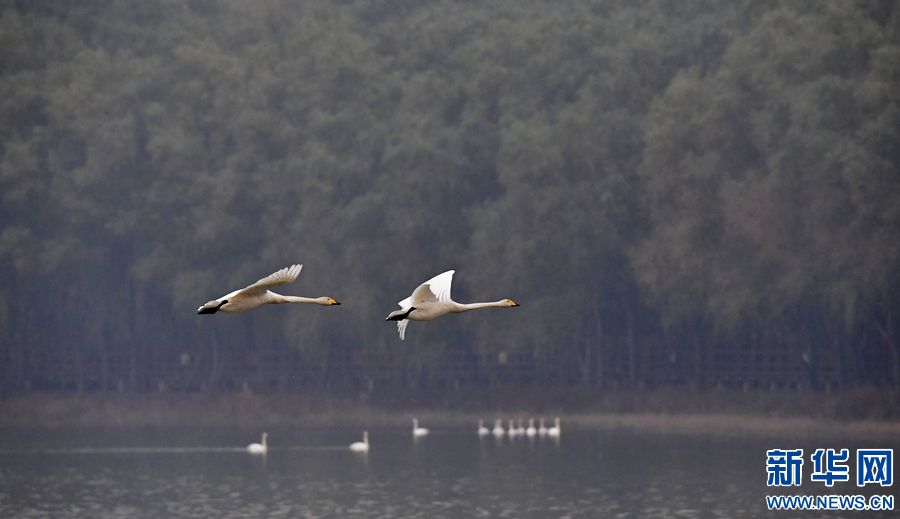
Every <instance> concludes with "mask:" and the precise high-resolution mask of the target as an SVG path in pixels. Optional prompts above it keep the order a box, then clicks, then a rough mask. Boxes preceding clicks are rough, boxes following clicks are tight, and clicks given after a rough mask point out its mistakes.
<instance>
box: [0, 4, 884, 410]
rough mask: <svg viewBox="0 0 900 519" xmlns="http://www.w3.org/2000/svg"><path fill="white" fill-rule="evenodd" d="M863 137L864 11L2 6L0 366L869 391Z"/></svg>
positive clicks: (873, 235) (344, 385)
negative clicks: (237, 306) (412, 311)
mask: <svg viewBox="0 0 900 519" xmlns="http://www.w3.org/2000/svg"><path fill="white" fill-rule="evenodd" d="M898 143H900V5H898V4H897V3H896V2H894V1H891V0H888V1H867V2H862V1H828V2H819V1H815V2H767V1H733V2H720V1H629V2H617V1H596V2H576V1H562V2H542V1H536V0H525V1H521V0H515V1H513V0H501V1H498V2H489V3H486V4H482V3H478V2H451V1H349V0H348V1H343V2H335V1H309V2H289V1H279V0H268V1H259V2H243V1H212V0H195V1H154V2H113V1H99V0H98V1H82V2H75V3H73V2H56V1H48V2H27V1H12V2H10V1H6V2H2V4H0V195H2V203H0V388H2V390H3V391H5V392H7V393H9V392H21V391H26V390H68V391H126V392H151V391H160V390H166V391H170V390H173V391H192V392H193V391H235V390H244V389H249V390H252V391H304V390H315V391H326V392H331V393H334V394H357V393H359V392H368V393H373V392H378V391H379V390H381V389H382V388H395V389H396V388H401V389H402V388H447V387H454V388H460V387H486V386H493V387H498V388H504V387H505V388H519V387H590V388H597V389H598V390H606V389H616V388H644V387H675V388H692V389H701V390H702V389H710V388H719V387H733V388H741V389H743V390H767V391H769V390H775V391H788V390H790V391H794V390H798V389H804V390H806V389H813V390H819V391H825V390H829V391H832V390H843V389H845V388H853V387H859V386H871V385H875V386H880V387H887V386H893V387H895V388H896V387H897V386H900V336H898V333H900V308H898V306H900V145H898ZM291 263H302V264H303V265H304V268H303V272H302V273H301V275H300V277H299V278H298V280H297V282H296V283H294V284H292V285H289V286H287V287H285V288H284V290H281V292H282V293H285V294H294V295H304V296H313V297H315V296H323V295H327V296H331V297H334V298H336V299H337V300H339V301H341V302H342V303H343V306H340V307H334V308H319V307H309V306H294V305H282V306H277V307H276V306H272V307H267V308H263V309H261V310H258V311H255V312H251V313H247V314H238V315H214V316H198V315H196V308H197V307H198V306H199V305H201V304H203V303H204V302H206V301H208V300H210V299H213V298H215V297H219V296H221V295H222V294H225V293H227V292H229V291H231V290H233V289H237V288H241V287H243V286H246V285H248V284H250V283H252V282H253V281H255V280H257V279H259V278H261V277H263V276H265V275H268V274H269V273H271V272H274V271H275V270H277V269H280V268H282V267H285V266H288V265H290V264H291ZM448 269H456V270H457V272H456V276H455V278H454V285H453V296H454V299H456V300H458V301H463V302H467V301H479V300H480V301H483V300H496V299H500V298H505V297H510V298H513V299H515V300H516V301H517V302H519V303H521V304H522V307H521V308H517V309H514V310H510V311H484V312H478V313H473V314H464V315H460V316H453V317H451V318H447V319H442V320H439V321H435V322H431V323H412V324H411V325H410V328H409V329H408V333H407V338H406V340H405V341H403V342H401V341H400V340H399V338H398V337H397V332H396V327H395V325H394V323H385V322H384V317H385V316H386V315H387V314H388V312H390V311H392V310H395V309H396V308H397V306H396V303H397V301H400V300H401V299H403V298H405V297H407V296H408V295H409V294H410V293H411V292H412V290H413V289H414V288H415V287H416V286H417V285H418V284H419V283H421V282H423V281H425V280H427V279H429V278H430V277H432V276H433V275H435V274H438V273H440V272H443V271H445V270H448Z"/></svg>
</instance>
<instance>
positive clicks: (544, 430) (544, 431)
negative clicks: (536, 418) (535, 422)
mask: <svg viewBox="0 0 900 519" xmlns="http://www.w3.org/2000/svg"><path fill="white" fill-rule="evenodd" d="M537 432H538V436H547V426H546V425H544V419H543V418H541V425H540V427H538V430H537Z"/></svg>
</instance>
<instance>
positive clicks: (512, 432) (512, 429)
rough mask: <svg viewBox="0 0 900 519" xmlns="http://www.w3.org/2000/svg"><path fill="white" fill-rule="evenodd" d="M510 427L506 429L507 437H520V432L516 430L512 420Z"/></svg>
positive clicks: (509, 423)
mask: <svg viewBox="0 0 900 519" xmlns="http://www.w3.org/2000/svg"><path fill="white" fill-rule="evenodd" d="M508 425H509V426H508V427H507V428H506V434H507V436H509V437H510V438H513V437H515V436H518V435H519V430H518V429H516V426H515V424H514V423H513V421H512V420H511V419H510V420H509V422H508Z"/></svg>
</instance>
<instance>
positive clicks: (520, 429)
mask: <svg viewBox="0 0 900 519" xmlns="http://www.w3.org/2000/svg"><path fill="white" fill-rule="evenodd" d="M516 434H517V435H519V436H525V423H524V422H523V421H522V419H521V418H519V426H518V427H516Z"/></svg>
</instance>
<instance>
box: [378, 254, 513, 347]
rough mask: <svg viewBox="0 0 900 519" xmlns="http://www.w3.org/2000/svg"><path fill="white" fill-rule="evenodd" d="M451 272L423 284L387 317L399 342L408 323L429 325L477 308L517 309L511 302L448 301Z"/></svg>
mask: <svg viewBox="0 0 900 519" xmlns="http://www.w3.org/2000/svg"><path fill="white" fill-rule="evenodd" d="M454 272H456V271H455V270H448V271H447V272H444V273H443V274H438V275H437V276H435V277H433V278H431V279H429V280H428V281H426V282H424V283H422V284H421V285H419V287H418V288H416V289H415V290H414V291H413V293H412V295H411V296H409V297H407V298H406V299H404V300H403V301H400V302H399V303H398V304H399V305H400V310H394V311H393V312H391V313H390V314H389V315H388V316H387V318H386V319H385V321H397V331H398V332H399V334H400V340H401V341H402V340H403V338H404V337H405V336H406V326H407V325H408V324H409V321H410V320H413V321H431V320H433V319H437V318H438V317H443V316H445V315H447V314H449V313H460V312H468V311H469V310H475V309H478V308H491V307H496V308H511V307H514V306H519V304H518V303H516V302H515V301H513V300H512V299H501V300H499V301H492V302H489V303H457V302H456V301H454V300H452V299H450V284H451V283H452V281H453V273H454Z"/></svg>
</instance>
